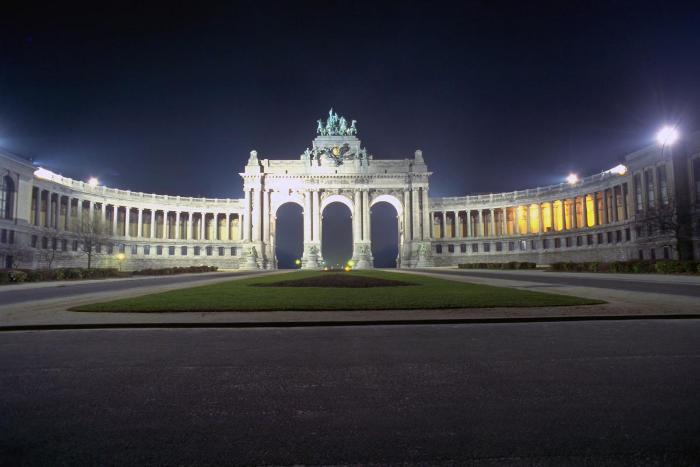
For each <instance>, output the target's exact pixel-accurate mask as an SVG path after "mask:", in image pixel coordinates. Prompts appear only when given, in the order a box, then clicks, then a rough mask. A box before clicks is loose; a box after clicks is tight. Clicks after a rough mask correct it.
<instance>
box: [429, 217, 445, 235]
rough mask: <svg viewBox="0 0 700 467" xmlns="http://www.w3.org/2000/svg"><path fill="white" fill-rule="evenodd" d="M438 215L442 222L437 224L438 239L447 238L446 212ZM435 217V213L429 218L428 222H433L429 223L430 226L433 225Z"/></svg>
mask: <svg viewBox="0 0 700 467" xmlns="http://www.w3.org/2000/svg"><path fill="white" fill-rule="evenodd" d="M440 215H441V216H442V221H441V222H440V224H439V225H440V228H439V229H438V238H447V211H440ZM435 216H437V212H434V213H433V215H432V216H430V220H431V221H433V222H431V223H430V225H431V226H434V225H435V220H434V217H435Z"/></svg>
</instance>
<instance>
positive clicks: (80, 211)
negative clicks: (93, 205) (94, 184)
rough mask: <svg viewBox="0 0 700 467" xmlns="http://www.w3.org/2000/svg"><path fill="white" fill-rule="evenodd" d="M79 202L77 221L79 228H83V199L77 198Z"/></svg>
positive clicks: (77, 205)
mask: <svg viewBox="0 0 700 467" xmlns="http://www.w3.org/2000/svg"><path fill="white" fill-rule="evenodd" d="M76 201H77V204H76V208H77V210H76V214H77V219H76V221H77V223H78V229H82V226H83V200H81V199H80V198H78V199H76Z"/></svg>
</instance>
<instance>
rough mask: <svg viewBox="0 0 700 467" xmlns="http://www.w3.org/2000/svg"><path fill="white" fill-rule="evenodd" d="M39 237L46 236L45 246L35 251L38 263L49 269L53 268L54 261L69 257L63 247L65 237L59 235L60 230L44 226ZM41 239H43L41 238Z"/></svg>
mask: <svg viewBox="0 0 700 467" xmlns="http://www.w3.org/2000/svg"><path fill="white" fill-rule="evenodd" d="M40 238H46V243H47V244H46V248H43V245H41V246H42V248H39V249H38V250H37V252H36V258H37V261H38V263H39V264H43V265H45V266H46V269H48V270H49V271H50V270H51V269H52V268H53V266H54V264H55V263H56V262H60V261H63V260H66V259H70V254H69V253H68V252H67V251H66V249H65V248H64V243H63V242H64V241H66V240H65V237H63V236H62V235H61V232H59V231H57V230H55V229H51V228H48V227H46V228H44V229H42V233H41V235H40ZM42 241H43V240H42Z"/></svg>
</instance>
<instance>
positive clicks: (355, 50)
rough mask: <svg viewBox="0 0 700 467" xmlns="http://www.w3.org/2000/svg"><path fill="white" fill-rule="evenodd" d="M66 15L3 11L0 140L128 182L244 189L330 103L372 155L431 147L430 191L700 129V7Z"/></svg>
mask: <svg viewBox="0 0 700 467" xmlns="http://www.w3.org/2000/svg"><path fill="white" fill-rule="evenodd" d="M59 3H62V2H52V4H48V2H47V4H46V5H43V4H36V3H35V4H32V3H29V2H17V3H14V4H13V5H10V7H9V8H7V4H5V8H4V9H3V12H2V14H0V146H4V147H5V148H7V149H10V150H12V151H15V152H18V153H20V154H24V155H27V156H30V157H33V158H34V159H35V160H36V161H38V162H40V163H41V164H43V165H44V166H46V167H47V168H50V169H52V170H54V171H57V172H60V173H62V174H64V175H67V176H71V177H74V178H78V179H84V178H86V177H88V176H90V175H97V176H99V177H100V179H101V180H102V181H103V182H105V183H106V184H108V185H110V186H115V187H120V188H126V189H132V190H139V191H147V192H158V193H166V194H181V195H202V196H211V197H214V196H216V197H240V196H241V184H240V180H239V177H238V175H237V172H239V171H240V170H241V169H242V167H243V165H244V164H245V162H246V160H247V157H248V152H249V151H250V150H251V149H257V150H258V151H259V152H260V153H261V154H262V155H263V156H264V157H271V158H296V157H298V155H299V154H300V153H301V152H302V151H303V150H304V148H305V147H307V146H309V145H310V143H311V140H312V139H313V137H314V136H315V127H316V123H315V122H316V119H318V118H321V117H324V116H325V115H326V114H327V112H328V109H329V108H330V107H331V106H332V107H333V108H334V109H336V110H337V111H338V112H339V113H340V114H342V115H345V116H347V117H348V118H354V119H357V120H358V127H359V137H360V138H361V139H362V140H363V143H364V145H365V146H366V147H367V149H368V150H369V151H370V153H372V154H374V155H375V157H378V158H403V157H409V156H411V155H412V154H413V151H414V150H415V149H416V148H421V149H422V150H423V151H424V155H425V158H426V161H427V163H428V165H429V167H430V169H432V170H433V171H434V173H435V174H434V175H433V178H432V183H431V190H432V191H431V194H432V195H434V196H438V195H460V194H466V193H476V192H490V191H510V190H513V189H521V188H527V187H533V186H537V185H546V184H550V183H556V182H559V181H561V179H562V177H564V176H565V175H566V174H567V173H568V172H569V171H576V172H578V173H580V174H584V175H585V174H591V173H595V172H599V171H601V170H604V169H607V168H610V167H612V166H613V165H615V164H617V163H618V160H619V158H620V157H621V156H622V155H624V154H625V152H628V151H632V150H634V149H637V148H639V147H642V146H643V145H645V144H647V143H648V142H650V141H651V139H652V138H653V134H654V132H655V130H656V129H657V128H658V127H659V126H660V125H661V124H663V123H665V122H673V123H678V124H679V125H680V127H681V128H682V129H683V131H685V132H688V131H691V130H697V129H698V126H699V125H698V118H700V117H699V116H698V112H700V85H699V84H698V83H700V7H698V3H697V2H684V3H681V2H677V3H676V2H668V1H665V2H653V3H643V2H636V1H635V2H555V3H539V4H538V3H531V2H517V3H512V4H509V3H502V2H494V1H483V2H460V3H440V2H425V3H413V2H406V1H402V2H390V3H382V2H371V3H361V2H332V1H323V2H320V1H319V2H291V1H290V2H283V3H279V4H274V3H272V2H252V3H240V4H237V6H231V5H226V6H224V5H220V6H208V5H207V2H197V3H195V2H183V4H188V5H190V7H189V8H185V7H182V6H176V5H177V4H178V3H179V2H171V3H168V4H164V6H156V4H155V3H150V2H149V3H150V6H148V7H144V6H143V5H141V3H145V2H135V3H129V2H119V3H116V4H115V5H116V6H104V5H102V4H101V3H99V2H93V3H92V4H91V5H92V6H91V7H90V8H82V7H79V6H74V7H65V6H59V5H57V4H59ZM225 3H229V2H225ZM692 4H695V8H693V7H692V6H691V5H692Z"/></svg>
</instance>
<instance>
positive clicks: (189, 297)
mask: <svg viewBox="0 0 700 467" xmlns="http://www.w3.org/2000/svg"><path fill="white" fill-rule="evenodd" d="M324 274H330V273H327V272H326V273H324V272H314V271H294V272H290V273H287V274H276V275H272V276H262V277H254V278H251V279H242V280H236V281H230V282H223V283H219V284H212V285H205V286H199V287H191V288H187V289H180V290H174V291H171V292H163V293H157V294H152V295H145V296H142V297H135V298H125V299H120V300H114V301H111V302H105V303H94V304H90V305H82V306H78V307H75V308H72V310H73V311H106V312H167V311H292V310H297V311H301V310H403V309H428V308H443V309H444V308H490V307H530V306H566V305H592V304H599V303H604V302H602V301H599V300H589V299H585V298H579V297H571V296H568V295H556V294H549V293H543V292H533V291H529V290H518V289H511V288H504V287H492V286H487V285H478V284H468V283H464V282H456V281H450V280H446V279H435V278H432V277H426V276H420V275H408V274H402V273H392V272H385V271H353V272H349V273H342V274H351V275H357V276H363V277H371V278H381V279H386V280H394V281H402V282H409V283H411V284H412V285H409V286H401V287H391V286H389V287H368V288H341V287H275V286H271V285H270V284H271V283H274V282H280V281H288V280H293V279H308V278H312V277H314V276H321V275H324ZM256 284H258V286H255V285H256ZM261 284H265V285H266V286H265V287H260V286H259V285H261Z"/></svg>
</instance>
